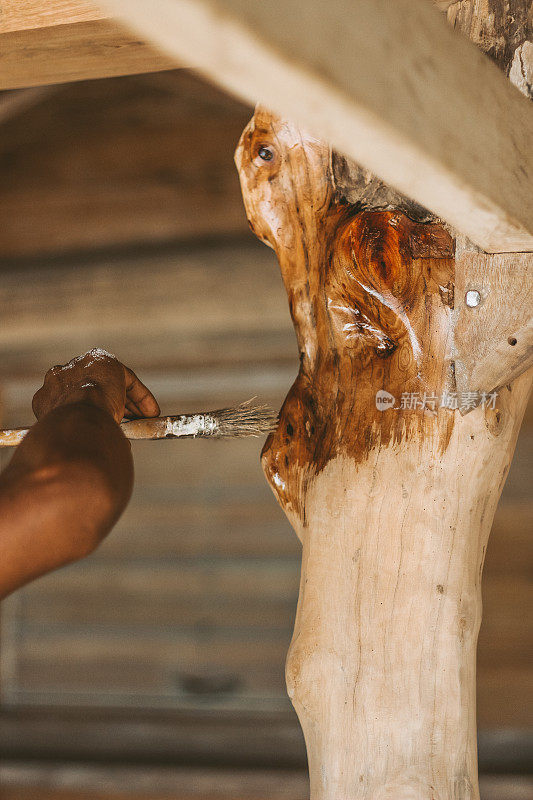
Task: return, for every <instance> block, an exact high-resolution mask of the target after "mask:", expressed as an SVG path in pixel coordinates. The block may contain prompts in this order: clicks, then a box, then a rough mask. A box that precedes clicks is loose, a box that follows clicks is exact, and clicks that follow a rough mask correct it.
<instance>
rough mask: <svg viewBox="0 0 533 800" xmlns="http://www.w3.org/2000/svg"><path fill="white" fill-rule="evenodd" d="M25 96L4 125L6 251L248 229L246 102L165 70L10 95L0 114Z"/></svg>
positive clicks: (1, 243)
mask: <svg viewBox="0 0 533 800" xmlns="http://www.w3.org/2000/svg"><path fill="white" fill-rule="evenodd" d="M39 92H48V94H47V95H45V96H44V97H43V102H40V101H39V100H40V98H39V94H38V93H39ZM35 93H37V95H35ZM28 95H29V97H28ZM32 96H33V98H34V101H35V102H34V105H33V107H31V108H26V111H25V112H24V113H21V112H20V110H19V117H18V119H17V120H13V121H11V122H10V124H9V125H6V124H4V125H3V127H2V137H1V140H0V164H1V173H2V180H1V182H0V218H1V219H2V226H1V228H0V254H1V257H2V259H3V260H5V259H10V258H21V257H30V256H32V257H38V258H39V259H42V258H43V257H44V256H49V255H59V254H61V253H65V252H70V253H72V252H75V251H78V252H79V251H88V250H92V251H94V250H97V249H99V250H103V249H105V248H119V247H127V246H129V247H132V246H135V247H137V246H138V245H139V244H142V245H148V244H150V243H156V244H160V243H164V244H168V242H172V241H178V240H184V239H189V240H193V239H198V238H201V237H210V238H213V237H215V236H220V235H222V236H231V235H236V234H243V235H246V234H247V231H248V227H247V224H246V217H245V214H244V212H243V207H242V197H241V193H240V191H239V185H238V179H237V175H236V172H235V167H234V164H233V150H234V148H235V142H236V141H237V140H238V138H239V136H240V132H241V130H242V127H243V125H244V124H245V122H246V120H247V117H248V114H249V111H248V109H247V108H246V107H244V106H242V105H241V104H239V103H237V102H235V101H232V100H230V99H229V98H227V97H225V96H224V95H223V94H222V93H220V92H218V91H217V90H212V89H211V88H210V87H208V86H206V84H205V83H203V82H201V81H199V80H198V79H195V78H194V77H193V76H192V75H190V74H188V73H184V72H183V71H172V72H170V73H163V74H157V75H144V76H133V77H129V78H128V77H126V78H120V79H107V80H103V81H89V82H87V81H86V82H82V83H78V84H73V85H72V86H64V87H61V88H60V89H58V88H57V87H56V89H55V92H53V91H52V92H50V90H49V89H43V88H36V89H33V90H25V91H20V92H12V93H7V95H3V96H0V103H2V97H4V98H5V99H4V102H3V104H1V105H0V120H1V119H3V117H2V114H3V113H4V106H6V113H8V112H9V110H10V105H11V106H13V104H14V103H15V101H17V98H18V103H19V105H20V104H22V103H23V102H27V103H28V102H29V101H31V100H32ZM25 98H27V99H26V100H25ZM185 154H186V158H185V157H184V155H185Z"/></svg>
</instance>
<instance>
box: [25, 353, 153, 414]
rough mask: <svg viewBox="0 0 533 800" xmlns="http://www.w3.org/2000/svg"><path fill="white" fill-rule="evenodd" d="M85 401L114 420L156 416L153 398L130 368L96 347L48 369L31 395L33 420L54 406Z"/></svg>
mask: <svg viewBox="0 0 533 800" xmlns="http://www.w3.org/2000/svg"><path fill="white" fill-rule="evenodd" d="M76 402H85V403H91V404H92V405H96V406H98V407H100V408H103V409H104V410H105V411H107V412H108V413H109V414H111V416H112V417H113V419H114V420H115V422H117V423H120V422H121V421H122V419H123V418H124V417H127V418H128V419H135V418H136V417H157V416H158V414H159V413H160V411H159V405H158V403H157V400H156V399H155V397H154V396H153V394H152V393H151V392H150V390H149V389H147V388H146V386H144V384H143V383H141V381H140V380H139V379H138V378H137V376H136V375H135V373H134V372H132V370H131V369H129V368H128V367H126V366H124V364H121V362H120V361H118V359H116V358H115V356H112V355H111V354H110V353H107V352H106V351H105V350H101V349H100V348H94V349H93V350H90V351H89V352H88V353H85V355H82V356H77V357H76V358H73V359H72V360H71V361H69V362H68V364H64V365H58V366H55V367H52V369H50V370H48V372H47V373H46V375H45V378H44V384H43V386H42V387H41V388H40V389H39V390H38V391H37V392H36V394H35V395H34V397H33V403H32V406H33V412H34V414H35V416H36V417H37V419H40V418H41V417H43V416H44V415H45V414H48V413H49V412H50V411H52V410H53V409H54V408H57V407H58V406H62V405H66V404H70V403H76Z"/></svg>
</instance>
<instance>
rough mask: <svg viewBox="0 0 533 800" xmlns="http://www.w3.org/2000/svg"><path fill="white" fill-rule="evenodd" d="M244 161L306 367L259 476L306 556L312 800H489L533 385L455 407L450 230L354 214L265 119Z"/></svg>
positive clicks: (287, 133)
mask: <svg viewBox="0 0 533 800" xmlns="http://www.w3.org/2000/svg"><path fill="white" fill-rule="evenodd" d="M236 162H237V167H238V169H239V173H240V178H241V185H242V189H243V195H244V201H245V206H246V210H247V215H248V219H249V221H250V224H251V227H252V229H253V230H254V231H255V233H256V234H257V235H258V236H259V238H261V239H262V240H263V241H265V242H266V243H267V244H269V245H270V246H271V247H273V248H274V250H275V252H276V255H277V256H278V260H279V263H280V267H281V272H282V276H283V280H284V283H285V287H286V290H287V294H288V297H289V306H290V310H291V315H292V319H293V323H294V326H295V330H296V336H297V340H298V345H299V350H300V371H299V375H298V378H297V379H296V382H295V383H294V384H293V387H292V388H291V390H290V392H289V395H288V397H287V399H286V401H285V403H284V405H283V408H282V410H281V414H280V422H279V426H278V429H277V431H276V432H274V434H272V435H271V436H270V437H269V440H268V441H267V443H266V445H265V448H264V450H263V466H264V469H265V472H266V474H267V477H268V479H269V482H270V484H271V486H272V488H273V490H274V493H275V494H276V496H277V498H278V500H279V502H280V503H281V505H282V507H283V509H284V510H285V512H286V514H287V516H288V517H289V519H290V521H291V523H292V524H293V526H294V528H295V530H296V532H297V534H298V536H299V537H300V539H301V540H302V543H303V557H302V576H301V584H300V599H299V605H298V612H297V618H296V625H295V631H294V636H293V641H292V644H291V648H290V651H289V656H288V660H287V685H288V690H289V695H290V696H291V699H292V701H293V704H294V706H295V708H296V710H297V712H298V715H299V717H300V721H301V723H302V727H303V730H304V735H305V739H306V744H307V750H308V758H309V766H310V776H311V797H312V799H313V800H338V798H339V797H342V798H350V800H356V798H360V799H361V800H363V798H364V800H388V798H394V800H429V798H432V800H448V798H450V797H454V798H461V800H476V799H477V798H478V797H479V792H478V785H477V774H476V772H477V768H476V740H475V739H476V727H475V652H476V642H477V633H478V629H479V624H480V619H481V597H480V582H481V570H482V565H483V559H484V553H485V548H486V544H487V538H488V534H489V531H490V525H491V522H492V517H493V515H494V511H495V508H496V503H497V500H498V497H499V494H500V492H501V488H502V486H503V482H504V479H505V475H506V473H507V470H508V466H509V462H510V458H511V455H512V451H513V448H514V444H515V441H516V436H517V433H518V428H519V423H520V420H521V416H522V414H523V411H524V408H525V403H526V399H527V395H528V391H529V387H530V382H531V375H524V376H523V377H522V378H521V379H519V380H518V381H517V382H515V384H514V385H513V386H512V387H508V388H506V389H505V390H504V391H503V392H501V393H500V395H499V397H498V399H497V404H496V407H495V408H493V409H492V408H489V407H479V408H477V409H476V410H475V411H472V413H470V414H469V415H468V416H467V417H461V416H460V414H459V412H458V411H456V410H455V411H454V410H451V409H449V408H445V407H443V408H441V407H440V405H441V403H442V396H443V394H445V393H452V392H453V391H454V390H455V383H454V374H453V368H452V364H451V359H450V343H451V334H452V327H453V305H454V259H453V242H452V241H451V239H450V237H449V236H448V234H447V233H446V231H444V230H443V229H442V228H441V227H439V226H437V225H427V224H423V223H416V222H413V221H411V220H410V219H409V218H407V217H406V216H404V215H403V214H401V213H395V212H382V211H379V212H375V211H368V210H362V209H361V208H360V206H357V205H353V206H350V205H348V204H346V202H345V201H342V200H340V199H339V197H338V195H336V193H335V190H334V181H333V178H332V172H331V163H332V153H331V151H330V148H329V147H328V146H327V145H325V144H324V143H322V142H320V141H317V140H316V139H314V138H312V137H310V136H309V135H307V134H305V133H304V132H303V131H301V130H299V129H298V128H297V127H296V126H295V125H294V124H292V123H289V122H287V121H285V120H282V119H279V118H278V117H276V116H274V115H272V114H270V113H269V112H267V111H266V110H264V109H261V108H259V109H258V110H257V111H256V114H255V116H254V118H253V120H252V122H251V123H250V124H249V126H248V127H247V128H246V129H245V131H244V133H243V136H242V138H241V141H240V143H239V146H238V148H237V152H236ZM380 390H382V391H385V392H387V393H388V396H389V397H392V398H393V400H392V403H391V406H389V407H387V408H386V409H385V410H380V409H379V408H378V407H377V403H376V399H377V398H376V394H377V392H378V391H380ZM405 395H407V397H409V398H410V397H412V396H413V395H414V396H415V398H416V400H415V401H414V405H412V406H410V403H409V402H407V403H406V402H404V401H402V396H405ZM411 402H412V401H411Z"/></svg>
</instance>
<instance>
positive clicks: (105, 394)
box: [0, 351, 159, 598]
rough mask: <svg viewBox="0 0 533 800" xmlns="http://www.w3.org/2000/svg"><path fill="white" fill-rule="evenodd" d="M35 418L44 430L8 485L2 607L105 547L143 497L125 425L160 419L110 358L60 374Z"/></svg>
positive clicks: (1, 502)
mask: <svg viewBox="0 0 533 800" xmlns="http://www.w3.org/2000/svg"><path fill="white" fill-rule="evenodd" d="M33 409H34V412H35V416H36V417H37V419H38V422H37V424H36V425H34V426H33V428H32V429H31V431H30V432H29V433H28V435H27V436H26V437H25V439H24V440H23V442H22V443H21V444H20V445H19V447H18V449H17V451H16V453H15V455H14V456H13V458H12V460H11V462H10V464H9V465H8V467H7V468H6V469H5V470H4V472H3V473H2V474H1V475H0V598H2V597H5V596H6V595H8V594H9V593H11V592H12V591H14V590H15V589H17V588H19V587H20V586H23V585H24V584H26V583H28V582H29V581H31V580H33V579H34V578H37V577H38V576H39V575H43V574H45V573H46V572H49V571H51V570H54V569H57V568H58V567H61V566H63V565H64V564H68V563H70V562H72V561H75V560H77V559H79V558H83V557H84V556H86V555H88V554H89V553H91V552H92V551H93V550H94V549H95V548H96V547H97V546H98V545H99V544H100V542H101V541H102V540H103V539H104V538H105V536H106V535H107V534H108V533H109V531H110V530H111V528H112V527H113V526H114V525H115V523H116V522H117V520H118V518H119V517H120V515H121V513H122V512H123V511H124V509H125V507H126V505H127V503H128V501H129V498H130V495H131V491H132V488H133V460H132V456H131V448H130V445H129V442H128V441H127V439H126V438H125V437H124V436H123V434H122V432H121V430H120V427H119V424H118V423H120V421H121V420H122V418H123V417H124V416H127V417H129V418H133V417H155V416H157V415H158V414H159V406H158V404H157V402H156V400H155V398H154V397H153V395H152V394H151V392H150V391H149V390H148V389H147V388H146V387H145V386H144V385H143V384H142V383H141V382H140V381H139V380H138V378H137V377H136V376H135V374H134V373H133V372H132V371H131V370H129V369H128V368H127V367H125V366H124V365H123V364H121V363H120V362H119V361H117V360H116V359H115V358H113V357H111V356H109V355H108V354H105V353H103V351H91V352H90V353H87V354H86V355H85V356H83V357H80V358H78V359H73V361H71V362H69V364H68V365H65V366H64V367H54V368H53V369H51V370H50V371H49V372H48V373H47V374H46V377H45V380H44V385H43V387H42V388H41V389H39V391H38V392H37V394H36V395H35V397H34V398H33Z"/></svg>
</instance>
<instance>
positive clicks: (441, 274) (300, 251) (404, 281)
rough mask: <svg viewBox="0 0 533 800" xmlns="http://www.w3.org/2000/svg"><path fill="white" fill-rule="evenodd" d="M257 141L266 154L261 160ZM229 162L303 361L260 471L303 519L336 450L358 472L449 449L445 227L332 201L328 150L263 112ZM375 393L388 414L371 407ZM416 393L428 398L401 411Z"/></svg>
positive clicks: (449, 278)
mask: <svg viewBox="0 0 533 800" xmlns="http://www.w3.org/2000/svg"><path fill="white" fill-rule="evenodd" d="M261 145H263V146H264V145H268V147H269V148H271V149H273V150H274V158H273V159H272V161H270V162H268V164H262V163H261V162H260V161H259V160H258V158H257V155H256V153H257V151H258V149H259V147H260V146H261ZM236 161H237V165H238V168H239V173H240V177H241V184H242V187H243V194H244V199H245V205H246V209H247V213H248V216H249V218H250V219H252V221H253V224H254V229H255V230H256V231H257V233H258V235H259V236H260V238H262V239H263V240H264V241H266V242H267V243H268V244H270V245H271V246H272V247H273V248H274V250H275V251H276V254H277V256H278V260H279V262H280V268H281V272H282V276H283V280H284V283H285V287H286V289H287V294H288V297H289V306H290V311H291V316H292V319H293V323H294V327H295V330H296V336H297V339H298V344H299V348H300V352H301V363H300V371H299V374H298V377H297V378H296V381H295V382H294V384H293V386H292V387H291V389H290V391H289V394H288V395H287V398H286V399H285V402H284V404H283V407H282V409H281V413H280V422H279V425H278V428H277V430H276V431H274V432H273V433H272V434H271V435H270V436H269V438H268V439H267V442H266V444H265V446H264V448H263V454H262V459H263V467H264V470H265V472H266V475H267V477H268V480H269V482H270V483H271V486H272V488H273V489H274V491H275V493H276V494H277V496H278V499H279V501H280V503H281V505H282V506H283V507H284V508H285V509H286V510H293V511H296V512H297V513H299V514H300V516H301V518H303V509H304V508H305V494H306V489H307V486H308V483H309V480H310V479H311V478H312V477H313V476H315V475H316V474H318V473H319V472H320V471H321V470H323V469H324V467H325V466H326V465H327V464H328V462H329V461H330V460H331V459H333V458H335V457H337V456H339V455H343V456H347V457H349V458H350V459H351V460H352V461H353V462H355V463H359V462H361V461H363V460H364V459H366V458H367V457H368V455H369V454H370V453H371V452H372V451H373V450H374V449H375V448H377V447H386V446H388V445H390V444H394V443H399V442H402V441H404V440H405V439H406V438H408V439H410V440H412V441H415V442H416V441H418V442H419V443H420V444H422V442H424V441H425V439H426V438H428V437H431V438H432V439H433V440H434V447H435V450H436V452H437V453H438V452H443V451H444V449H445V448H446V446H447V444H448V442H449V438H450V436H451V432H452V429H453V419H454V415H453V412H452V411H449V410H448V409H441V408H439V404H440V403H439V400H440V396H441V395H442V392H443V391H444V390H448V391H452V390H453V388H452V387H451V385H450V375H451V372H450V369H449V362H448V361H447V359H446V343H447V338H448V333H449V328H450V323H451V309H452V306H453V285H454V258H453V253H454V243H453V240H452V238H451V237H450V235H449V234H448V232H447V231H446V230H445V229H444V228H443V227H442V226H441V225H438V224H430V223H420V222H415V221H413V220H412V219H410V218H409V217H407V216H406V215H405V214H403V213H402V212H399V211H368V210H367V211H361V210H360V209H359V208H358V207H357V206H353V205H349V204H347V203H346V202H345V201H341V202H339V200H338V199H337V197H338V195H337V194H336V193H335V191H333V189H332V182H331V174H330V172H329V169H330V152H329V149H328V148H327V146H326V145H324V144H323V143H321V142H317V141H316V140H314V139H310V138H309V137H306V136H305V135H304V134H302V133H301V131H299V130H298V129H297V128H296V127H295V126H293V125H291V124H290V123H286V122H284V121H281V120H278V119H277V118H275V117H273V116H272V115H270V114H268V113H267V112H264V111H259V112H256V116H255V117H254V120H253V122H252V123H251V125H250V126H249V127H248V128H247V129H246V130H245V132H244V134H243V137H242V139H241V142H240V144H239V148H238V150H237V154H236ZM379 390H384V391H386V392H388V393H389V394H390V395H392V396H393V397H394V398H395V401H394V406H395V408H394V409H392V408H389V409H387V410H380V409H378V408H377V406H376V394H377V392H378V391H379ZM417 394H418V396H419V402H420V404H421V403H422V402H423V399H424V395H425V397H426V398H436V400H434V401H429V405H428V404H427V403H426V407H425V408H421V407H416V408H407V407H403V408H402V407H401V406H402V396H403V397H405V396H406V395H407V396H410V395H415V396H416V395H417ZM415 402H416V401H415ZM432 402H433V405H432Z"/></svg>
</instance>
